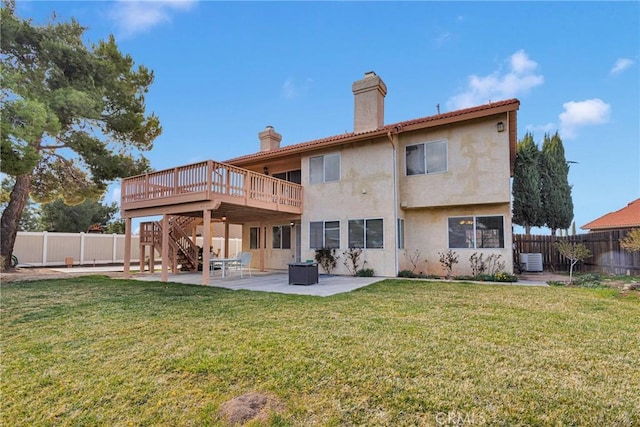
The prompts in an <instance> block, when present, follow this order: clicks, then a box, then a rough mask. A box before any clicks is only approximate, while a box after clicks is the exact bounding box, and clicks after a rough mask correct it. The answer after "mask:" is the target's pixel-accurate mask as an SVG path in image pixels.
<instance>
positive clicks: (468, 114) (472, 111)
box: [224, 98, 520, 165]
mask: <svg viewBox="0 0 640 427" xmlns="http://www.w3.org/2000/svg"><path fill="white" fill-rule="evenodd" d="M519 106H520V101H519V100H517V99H515V98H514V99H508V100H504V101H498V102H491V103H489V104H484V105H479V106H476V107H471V108H465V109H462V110H455V111H450V112H448V113H443V114H436V115H434V116H427V117H421V118H418V119H413V120H406V121H404V122H398V123H392V124H389V125H384V126H382V127H381V128H378V129H375V130H371V131H366V132H359V133H355V132H347V133H343V134H340V135H334V136H329V137H327V138H322V139H316V140H314V141H308V142H302V143H299V144H293V145H287V146H284V147H281V148H278V149H275V150H269V151H259V152H257V153H253V154H247V155H245V156H241V157H235V158H233V159H229V160H225V161H224V163H229V164H232V165H237V164H239V163H247V162H250V161H252V160H258V159H261V158H269V157H279V156H280V155H287V154H293V153H295V152H301V151H307V150H308V149H313V148H321V147H323V146H330V145H336V144H339V143H346V142H350V141H352V140H356V139H363V138H366V137H374V136H381V135H386V134H387V132H389V131H392V132H402V131H403V130H407V128H416V127H417V128H422V127H429V126H430V125H434V126H435V125H438V124H448V123H454V122H459V121H464V120H469V119H472V118H477V117H483V116H489V115H492V114H497V113H500V112H502V111H514V110H518V108H519ZM412 130H413V129H412Z"/></svg>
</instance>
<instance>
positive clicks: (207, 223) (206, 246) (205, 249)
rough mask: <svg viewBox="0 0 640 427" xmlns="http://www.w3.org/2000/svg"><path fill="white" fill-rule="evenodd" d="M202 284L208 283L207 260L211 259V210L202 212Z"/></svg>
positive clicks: (208, 265)
mask: <svg viewBox="0 0 640 427" xmlns="http://www.w3.org/2000/svg"><path fill="white" fill-rule="evenodd" d="M202 218H203V223H202V284H203V285H205V286H206V285H208V284H209V267H210V264H209V260H210V259H211V211H210V210H209V209H205V210H204V211H203V212H202Z"/></svg>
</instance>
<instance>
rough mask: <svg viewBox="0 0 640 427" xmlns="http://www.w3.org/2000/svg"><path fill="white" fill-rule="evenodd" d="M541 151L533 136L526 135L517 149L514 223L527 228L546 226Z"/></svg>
mask: <svg viewBox="0 0 640 427" xmlns="http://www.w3.org/2000/svg"><path fill="white" fill-rule="evenodd" d="M539 157H540V151H539V150H538V146H537V145H536V143H535V142H534V141H533V135H532V134H530V133H528V132H527V133H526V134H525V136H524V138H523V139H522V141H520V142H518V146H517V148H516V164H515V171H514V176H513V188H512V193H513V222H514V223H515V224H518V225H521V226H523V227H524V228H525V232H526V234H527V235H528V234H530V233H531V227H540V226H543V225H544V220H543V215H542V203H541V200H540V171H539Z"/></svg>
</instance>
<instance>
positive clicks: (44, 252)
mask: <svg viewBox="0 0 640 427" xmlns="http://www.w3.org/2000/svg"><path fill="white" fill-rule="evenodd" d="M47 236H48V234H47V232H46V231H43V232H42V266H43V267H44V266H46V265H47V245H48V244H49V243H48V240H49V239H48V238H47Z"/></svg>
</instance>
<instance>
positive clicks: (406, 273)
mask: <svg viewBox="0 0 640 427" xmlns="http://www.w3.org/2000/svg"><path fill="white" fill-rule="evenodd" d="M398 277H408V278H414V277H417V276H416V274H415V273H413V272H412V271H411V270H400V271H399V272H398Z"/></svg>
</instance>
